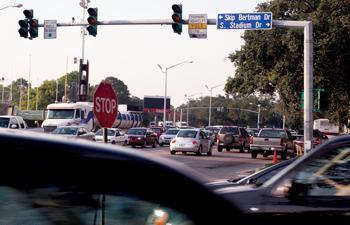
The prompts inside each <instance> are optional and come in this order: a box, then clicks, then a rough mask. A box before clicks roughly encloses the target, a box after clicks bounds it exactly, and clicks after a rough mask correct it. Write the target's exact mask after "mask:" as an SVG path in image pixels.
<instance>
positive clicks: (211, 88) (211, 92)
mask: <svg viewBox="0 0 350 225" xmlns="http://www.w3.org/2000/svg"><path fill="white" fill-rule="evenodd" d="M223 85H225V84H218V85H215V86H213V87H210V88H209V87H208V85H205V87H206V88H207V89H208V91H210V98H209V118H208V120H209V121H208V126H210V124H211V97H212V94H213V89H214V88H217V87H220V86H223Z"/></svg>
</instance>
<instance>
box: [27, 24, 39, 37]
mask: <svg viewBox="0 0 350 225" xmlns="http://www.w3.org/2000/svg"><path fill="white" fill-rule="evenodd" d="M38 25H39V21H38V20H37V19H30V20H29V34H30V39H32V38H36V37H38V33H39V29H38Z"/></svg>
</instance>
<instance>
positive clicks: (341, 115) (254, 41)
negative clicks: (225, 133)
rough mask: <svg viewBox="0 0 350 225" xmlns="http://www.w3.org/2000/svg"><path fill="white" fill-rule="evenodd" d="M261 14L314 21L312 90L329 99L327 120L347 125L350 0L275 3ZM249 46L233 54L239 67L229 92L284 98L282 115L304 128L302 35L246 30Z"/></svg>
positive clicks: (292, 31)
mask: <svg viewBox="0 0 350 225" xmlns="http://www.w3.org/2000/svg"><path fill="white" fill-rule="evenodd" d="M257 9H258V11H271V12H272V13H273V16H274V19H279V20H310V21H312V22H313V25H314V87H315V88H324V89H326V90H327V91H329V93H332V94H331V95H330V108H329V110H328V111H327V112H325V113H322V114H320V113H317V114H315V118H317V117H324V116H327V117H328V118H330V119H331V120H333V121H339V122H341V123H342V124H344V123H346V122H347V118H348V112H349V100H350V79H348V75H347V74H348V71H350V68H349V67H350V18H349V13H350V0H308V1H300V0H288V1H287V0H275V1H271V2H268V3H262V4H260V5H259V6H258V7H257ZM243 39H244V40H245V45H244V46H243V47H242V48H241V50H239V51H236V52H234V53H231V54H230V55H229V58H230V60H231V61H232V62H233V63H234V65H235V66H236V71H235V76H234V77H233V78H229V79H228V81H227V84H226V87H225V90H226V92H227V93H230V94H233V93H240V94H243V95H250V94H252V93H256V92H260V93H267V94H273V93H275V92H277V93H278V94H279V96H280V103H279V105H280V106H279V110H281V111H280V112H281V113H283V114H288V117H287V119H288V122H289V125H290V126H292V127H298V126H300V125H301V123H300V121H302V117H301V116H302V114H301V113H300V111H301V108H300V101H301V99H300V92H302V91H303V32H302V31H301V30H295V29H281V28H274V29H272V30H269V31H245V33H244V35H243Z"/></svg>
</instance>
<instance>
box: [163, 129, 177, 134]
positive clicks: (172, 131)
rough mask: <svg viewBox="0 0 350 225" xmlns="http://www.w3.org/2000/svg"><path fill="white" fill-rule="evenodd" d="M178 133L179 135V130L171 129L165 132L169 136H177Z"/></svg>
mask: <svg viewBox="0 0 350 225" xmlns="http://www.w3.org/2000/svg"><path fill="white" fill-rule="evenodd" d="M177 133H179V130H177V129H169V130H167V131H166V132H165V134H168V135H176V134H177Z"/></svg>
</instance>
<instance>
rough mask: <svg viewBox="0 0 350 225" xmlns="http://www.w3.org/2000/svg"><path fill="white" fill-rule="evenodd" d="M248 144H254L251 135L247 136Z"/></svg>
mask: <svg viewBox="0 0 350 225" xmlns="http://www.w3.org/2000/svg"><path fill="white" fill-rule="evenodd" d="M249 144H251V145H252V144H254V139H253V136H250V137H249Z"/></svg>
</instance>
